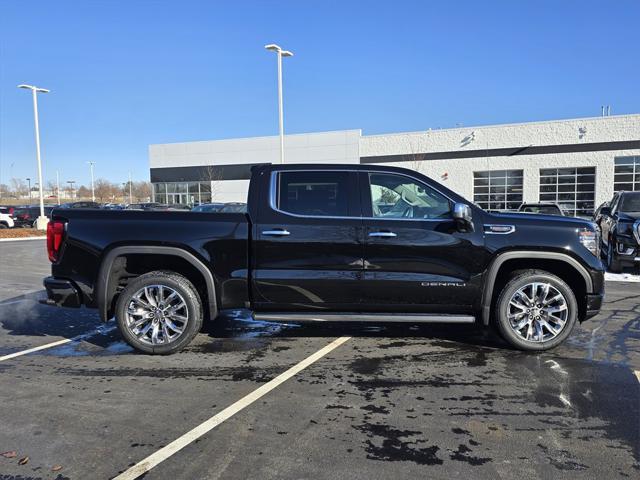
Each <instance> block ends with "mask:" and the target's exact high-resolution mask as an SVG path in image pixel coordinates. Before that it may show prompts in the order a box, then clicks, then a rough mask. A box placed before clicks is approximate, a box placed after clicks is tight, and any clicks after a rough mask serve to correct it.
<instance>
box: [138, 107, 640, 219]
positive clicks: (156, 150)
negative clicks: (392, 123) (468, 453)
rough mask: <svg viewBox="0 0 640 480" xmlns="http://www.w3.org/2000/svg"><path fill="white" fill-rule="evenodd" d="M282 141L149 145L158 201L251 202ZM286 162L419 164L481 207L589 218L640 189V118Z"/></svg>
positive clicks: (335, 150) (451, 134)
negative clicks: (529, 207) (252, 186)
mask: <svg viewBox="0 0 640 480" xmlns="http://www.w3.org/2000/svg"><path fill="white" fill-rule="evenodd" d="M279 148H280V143H279V139H278V137H277V136H272V137H253V138H237V139H227V140H211V141H200V142H186V143H171V144H157V145H150V146H149V164H150V176H151V182H152V183H153V184H154V188H153V192H154V200H155V201H157V202H161V203H189V204H194V203H195V204H197V203H208V202H212V201H213V202H245V201H246V198H247V187H248V179H249V176H250V170H251V167H252V166H253V165H256V164H260V163H274V164H275V163H278V162H279V155H280V150H279ZM285 162H286V163H322V164H331V163H339V164H356V163H361V164H372V165H394V166H400V167H406V168H411V169H413V170H417V171H420V172H421V173H423V174H425V175H427V176H429V177H431V178H433V179H435V180H437V181H439V182H441V183H442V184H443V185H446V186H447V187H449V188H450V189H452V190H454V191H456V192H457V193H459V194H460V195H462V196H464V197H466V198H468V199H469V200H471V201H473V202H475V203H476V204H478V205H480V206H481V207H483V208H485V209H488V210H494V211H498V210H501V211H510V210H511V211H512V210H516V209H517V208H518V206H519V205H520V204H521V203H522V202H554V203H558V204H560V205H561V207H562V208H563V209H564V210H565V211H567V213H569V214H572V215H590V214H591V213H592V212H593V210H594V208H595V207H597V206H598V205H600V204H601V203H602V202H605V201H607V200H609V199H611V197H612V196H613V194H614V192H616V191H619V190H627V191H628V190H636V191H640V115H616V116H605V117H594V118H579V119H572V120H557V121H546V122H531V123H519V124H509V125H490V126H479V127H460V128H452V129H436V130H425V131H420V132H406V133H391V134H384V135H363V134H362V131H361V130H342V131H333V132H317V133H305V134H295V135H286V136H285Z"/></svg>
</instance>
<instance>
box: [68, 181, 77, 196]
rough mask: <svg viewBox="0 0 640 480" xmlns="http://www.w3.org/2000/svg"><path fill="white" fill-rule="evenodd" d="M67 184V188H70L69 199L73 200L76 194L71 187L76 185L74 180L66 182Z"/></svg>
mask: <svg viewBox="0 0 640 480" xmlns="http://www.w3.org/2000/svg"><path fill="white" fill-rule="evenodd" d="M67 183H68V184H69V188H71V199H72V200H75V197H76V195H75V193H76V192H75V189H74V188H73V185H74V184H75V183H76V181H75V180H67Z"/></svg>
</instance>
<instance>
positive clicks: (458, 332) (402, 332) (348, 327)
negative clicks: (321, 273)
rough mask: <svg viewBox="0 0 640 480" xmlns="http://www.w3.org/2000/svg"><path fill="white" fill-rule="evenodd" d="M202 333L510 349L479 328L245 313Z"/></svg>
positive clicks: (228, 316) (222, 318)
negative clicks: (274, 318)
mask: <svg viewBox="0 0 640 480" xmlns="http://www.w3.org/2000/svg"><path fill="white" fill-rule="evenodd" d="M202 333H204V334H207V335H209V336H210V337H212V338H216V339H224V338H227V339H237V340H241V339H255V338H258V337H275V338H305V337H342V336H347V337H361V338H387V339H394V338H423V339H433V340H447V341H452V342H457V343H461V344H466V345H470V346H471V345H475V346H478V347H490V348H501V349H509V350H511V349H512V348H511V347H510V346H509V345H508V344H507V343H506V342H505V341H503V340H502V338H500V336H499V335H497V334H496V333H495V332H494V331H493V329H491V328H484V327H483V326H481V325H446V324H415V323H384V322H376V323H371V322H300V323H298V322H288V323H276V322H265V321H258V320H254V319H253V318H252V317H251V315H250V314H248V312H230V313H229V314H225V315H221V316H219V317H218V318H217V319H216V321H215V322H206V323H205V324H204V326H203V329H202Z"/></svg>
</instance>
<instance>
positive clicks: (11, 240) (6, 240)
mask: <svg viewBox="0 0 640 480" xmlns="http://www.w3.org/2000/svg"><path fill="white" fill-rule="evenodd" d="M46 239H47V237H45V236H44V235H43V236H42V237H22V238H0V242H19V241H21V240H46Z"/></svg>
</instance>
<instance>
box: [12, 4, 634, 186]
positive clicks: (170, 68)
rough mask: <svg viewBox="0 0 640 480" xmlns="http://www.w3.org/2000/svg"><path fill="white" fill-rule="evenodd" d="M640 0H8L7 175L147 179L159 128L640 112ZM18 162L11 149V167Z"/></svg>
mask: <svg viewBox="0 0 640 480" xmlns="http://www.w3.org/2000/svg"><path fill="white" fill-rule="evenodd" d="M639 32H640V2H638V1H637V0H616V1H605V0H602V1H600V2H595V1H572V0H562V1H557V0H549V1H530V2H524V1H513V0H509V1H496V2H492V1H478V0H475V1H439V2H436V1H433V2H427V1H400V0H393V1H391V0H389V1H385V2H376V1H363V2H355V1H347V0H344V1H329V0H321V1H291V2H285V1H280V2H277V1H252V2H249V1H240V0H237V1H224V2H223V1H219V2H215V1H191V0H180V1H178V0H174V1H169V0H166V1H162V0H160V1H148V0H135V1H132V0H129V1H115V0H113V1H89V0H82V1H81V0H77V1H75V2H69V1H61V0H56V1H53V0H50V1H48V2H42V1H29V2H18V1H9V0H0V49H1V50H0V66H1V70H0V122H1V123H0V176H1V178H0V181H2V182H3V183H7V182H8V180H9V178H10V177H11V176H13V177H22V178H24V177H32V178H33V177H35V175H36V164H35V153H34V151H35V147H34V140H33V117H32V109H31V100H30V98H29V94H28V92H27V91H25V90H18V89H17V88H16V85H17V84H19V83H31V84H36V85H39V86H43V87H47V88H50V89H51V90H52V93H51V94H48V95H43V96H41V97H40V120H41V130H42V148H43V160H44V168H45V178H46V179H52V178H54V177H55V170H56V169H59V170H60V172H61V177H62V180H67V179H74V180H77V181H78V182H80V183H88V178H89V169H88V166H87V165H86V162H87V161H88V160H94V161H95V162H97V165H96V176H98V177H106V178H109V179H110V180H112V181H125V180H126V177H127V172H128V171H129V170H131V171H132V173H133V175H134V178H135V179H143V178H148V157H147V146H148V145H149V144H151V143H166V142H180V141H192V140H209V139H220V138H230V137H244V136H254V135H274V134H277V102H276V92H277V91H276V63H275V58H274V55H273V54H271V53H269V52H266V51H265V50H264V49H263V46H264V45H265V44H266V43H271V42H276V43H279V44H280V45H282V46H283V47H285V48H287V49H290V50H293V51H294V53H295V57H293V58H290V59H286V60H285V64H284V74H285V75H284V78H285V80H284V87H285V128H286V130H287V132H289V133H301V132H310V131H322V130H338V129H348V128H362V129H363V132H364V133H365V134H373V133H383V132H397V131H410V130H421V129H427V128H429V127H431V128H438V127H443V128H444V127H452V126H455V125H456V124H457V123H462V124H464V125H482V124H491V123H508V122H523V121H535V120H548V119H558V118H572V117H582V116H597V115H599V114H600V105H602V104H610V105H611V106H612V113H613V114H623V113H638V112H640V33H639ZM12 165H13V166H12Z"/></svg>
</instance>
